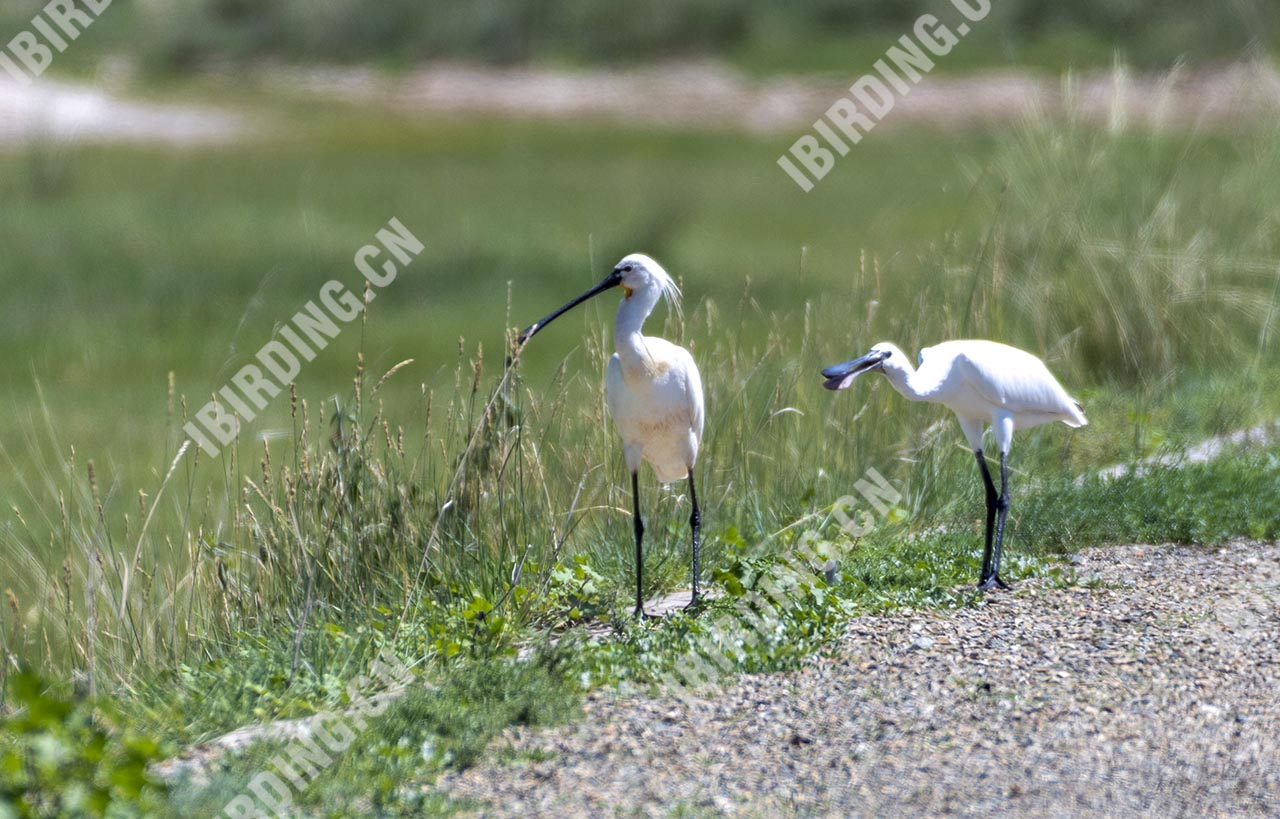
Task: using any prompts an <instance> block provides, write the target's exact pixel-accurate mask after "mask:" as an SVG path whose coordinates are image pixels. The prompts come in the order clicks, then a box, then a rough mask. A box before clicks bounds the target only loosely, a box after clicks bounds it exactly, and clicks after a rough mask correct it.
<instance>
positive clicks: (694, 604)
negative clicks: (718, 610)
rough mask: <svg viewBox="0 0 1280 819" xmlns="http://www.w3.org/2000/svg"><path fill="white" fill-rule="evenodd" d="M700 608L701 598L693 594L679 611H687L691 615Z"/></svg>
mask: <svg viewBox="0 0 1280 819" xmlns="http://www.w3.org/2000/svg"><path fill="white" fill-rule="evenodd" d="M701 608H702V597H700V596H699V595H697V594H694V595H693V597H691V598H689V602H688V603H686V604H685V605H684V608H683V609H681V610H682V611H687V612H689V613H691V614H693V613H696V612H697V611H698V610H699V609H701Z"/></svg>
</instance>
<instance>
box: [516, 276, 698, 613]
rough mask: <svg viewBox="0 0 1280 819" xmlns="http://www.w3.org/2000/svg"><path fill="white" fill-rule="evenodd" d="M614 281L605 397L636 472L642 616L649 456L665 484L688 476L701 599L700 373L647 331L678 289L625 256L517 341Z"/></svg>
mask: <svg viewBox="0 0 1280 819" xmlns="http://www.w3.org/2000/svg"><path fill="white" fill-rule="evenodd" d="M615 287H620V288H622V291H623V297H622V302H621V304H619V305H618V316H617V319H616V321H615V323H614V328H613V343H614V347H615V349H616V350H617V352H615V353H614V354H613V358H612V359H610V360H609V373H608V376H607V377H606V379H605V398H606V403H607V405H608V407H609V415H610V417H612V418H613V423H614V425H615V426H616V427H617V428H618V433H619V435H621V436H622V446H623V453H624V455H625V457H626V462H627V470H628V471H630V473H631V497H632V506H633V508H634V516H633V518H632V526H633V528H634V530H635V539H636V616H638V617H643V616H644V583H643V578H642V575H643V570H644V551H643V544H644V522H643V521H642V520H641V517H640V478H639V474H640V464H641V462H644V461H647V462H648V463H649V465H650V466H652V467H653V471H654V474H655V475H656V476H657V478H658V480H659V481H660V482H661V483H674V482H675V481H678V480H682V479H684V478H688V479H689V498H690V500H691V501H692V503H693V512H692V514H690V516H689V528H690V529H691V531H692V537H693V594H692V596H691V598H690V601H689V605H690V606H693V605H694V604H695V603H697V602H698V570H699V567H698V560H699V548H700V545H701V544H700V537H701V527H702V514H701V512H700V511H699V509H698V490H697V488H696V487H695V485H694V479H693V467H694V464H695V463H696V462H697V460H698V447H699V445H700V444H701V443H702V421H703V403H702V378H701V377H700V376H699V375H698V365H697V364H695V363H694V361H693V356H691V355H690V354H689V351H688V350H686V349H684V348H683V347H679V346H677V345H675V344H672V343H671V342H669V341H667V340H666V339H661V338H655V337H654V336H646V335H643V334H642V332H641V330H642V329H643V328H644V322H645V319H647V318H648V317H649V314H650V313H652V312H653V309H654V307H656V306H657V304H658V301H659V300H660V299H666V301H667V304H668V305H669V306H670V307H671V308H672V309H674V310H676V311H677V313H678V312H679V309H680V302H679V299H680V289H679V288H678V287H677V286H676V283H675V282H674V281H673V280H672V279H671V277H670V276H669V275H667V271H665V270H663V269H662V266H661V265H659V264H658V263H657V262H655V261H654V260H653V259H651V258H649V257H648V256H645V255H644V254H641V253H635V254H632V255H630V256H627V257H626V258H624V259H623V260H622V261H620V262H618V264H617V265H616V266H615V267H614V268H613V271H612V272H611V273H610V274H609V275H608V276H606V277H605V278H604V281H602V282H600V283H599V284H597V285H596V286H595V287H593V288H591V289H590V290H588V291H587V292H585V293H583V294H582V295H581V296H578V297H577V298H576V299H574V300H573V301H570V302H569V303H568V304H566V305H564V306H563V307H561V308H560V309H558V310H556V311H555V312H553V313H551V314H550V315H548V316H547V317H546V318H543V319H541V320H540V321H536V322H534V323H533V324H532V325H530V326H529V327H528V328H526V329H525V330H524V332H522V333H521V334H520V338H519V342H518V343H519V344H521V345H523V344H524V343H525V342H526V341H528V340H529V339H531V338H533V336H534V335H535V334H537V333H538V332H540V331H541V330H542V329H543V328H544V327H546V326H547V325H548V324H550V323H551V322H553V321H555V320H556V319H557V318H559V317H560V316H561V315H563V314H564V313H566V312H568V311H569V310H571V309H573V308H574V307H577V306H578V305H579V304H582V303H583V302H584V301H587V300H588V299H590V298H592V297H594V296H597V295H599V294H600V293H603V292H605V291H606V290H612V289H613V288H615Z"/></svg>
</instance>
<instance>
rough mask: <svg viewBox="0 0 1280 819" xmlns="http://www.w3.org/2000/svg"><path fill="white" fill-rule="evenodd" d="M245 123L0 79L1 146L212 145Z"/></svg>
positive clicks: (206, 112)
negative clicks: (44, 143) (46, 143)
mask: <svg viewBox="0 0 1280 819" xmlns="http://www.w3.org/2000/svg"><path fill="white" fill-rule="evenodd" d="M243 131H244V121H243V118H242V117H240V116H238V115H236V114H234V113H231V112H228V111H223V110H218V109H214V108H211V107H207V106H197V105H173V104H160V103H150V102H138V101H133V100H129V99H127V98H126V97H124V96H121V95H119V94H117V93H114V92H112V91H109V90H107V89H105V88H102V87H93V86H88V85H82V84H76V83H69V82H61V81H54V80H45V79H41V80H37V81H35V82H33V83H31V84H30V85H24V84H22V83H19V82H17V81H16V80H13V79H12V78H11V77H9V76H7V75H5V74H3V73H0V144H5V143H10V144H23V143H28V142H32V141H53V142H108V141H129V142H155V143H163V144H170V145H181V146H186V145H208V144H219V143H225V142H230V141H233V140H235V139H236V138H238V137H239V136H240V135H241V134H242V133H243Z"/></svg>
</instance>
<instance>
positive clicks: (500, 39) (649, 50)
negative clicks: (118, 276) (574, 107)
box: [0, 0, 1280, 73]
mask: <svg viewBox="0 0 1280 819" xmlns="http://www.w3.org/2000/svg"><path fill="white" fill-rule="evenodd" d="M43 5H44V3H43V2H41V1H40V0H7V2H6V3H5V4H4V8H3V10H0V30H9V29H10V28H15V29H16V27H18V26H19V25H20V24H22V23H25V22H26V21H27V20H29V19H30V18H31V17H32V16H33V15H34V14H35V13H36V11H37V10H38V9H39V8H40V7H42V6H43ZM950 8H951V7H950V4H949V3H946V2H939V0H796V2H777V1H776V0H633V1H632V2H628V3H617V2H609V1H608V0H476V2H468V3H458V2H453V0H380V2H368V1H367V0H115V2H114V3H113V4H112V6H111V7H110V9H111V10H110V14H108V15H104V18H109V19H108V20H107V21H104V22H102V23H101V24H99V25H98V26H96V27H95V32H94V36H93V37H92V38H91V39H92V41H93V44H92V45H90V46H89V49H92V50H94V51H97V52H99V53H101V52H103V51H107V52H111V51H115V52H120V53H127V54H128V55H130V56H132V57H135V58H140V59H141V60H142V61H143V62H144V63H145V64H146V65H148V66H150V67H151V68H153V69H155V70H156V71H160V72H165V71H172V70H191V69H194V68H198V67H201V66H207V65H209V64H211V63H212V64H223V65H225V64H228V63H230V64H236V63H244V62H246V61H256V60H261V59H264V58H274V59H280V60H286V61H292V62H322V63H349V62H371V63H377V64H381V65H384V66H390V67H395V66H408V65H413V64H416V63H418V62H421V61H424V60H440V59H448V60H464V61H472V62H478V63H486V64H492V65H513V64H523V63H529V62H540V63H549V64H562V65H582V64H590V65H598V64H603V65H635V64H639V63H644V62H648V61H652V60H659V59H672V58H681V59H685V58H705V57H713V58H721V59H725V60H728V61H730V62H735V63H738V64H740V65H742V66H744V67H747V68H751V69H757V70H769V71H813V70H824V71H837V72H841V73H843V72H846V71H847V70H848V68H849V61H850V60H849V58H850V56H851V54H856V53H858V52H866V53H867V54H872V53H876V52H882V51H883V50H884V48H885V43H886V42H887V40H888V39H896V38H897V37H898V36H899V35H900V34H901V33H902V32H903V31H905V30H906V28H907V27H908V26H909V25H910V24H911V23H913V22H914V21H915V19H916V18H917V17H918V16H919V15H921V14H923V13H926V12H929V11H937V12H939V13H941V14H945V13H946V11H945V10H949V9H950ZM951 13H954V11H952V12H951ZM1278 36H1280V8H1277V6H1276V4H1274V3H1271V2H1268V0H1219V1H1218V2H1211V3H1206V2H1202V0H1073V2H1070V3H1063V2H1055V0H1004V2H996V3H992V11H991V14H990V17H989V18H988V19H987V20H985V21H984V22H983V24H982V26H981V28H980V29H979V30H978V31H976V32H975V34H974V35H973V38H972V39H973V40H974V41H975V46H976V47H973V48H969V49H967V51H968V52H969V55H968V56H967V57H964V58H962V59H959V60H952V61H951V62H952V65H951V66H950V69H949V70H955V69H956V68H963V67H966V66H969V67H972V66H975V65H982V66H988V65H1001V64H1010V65H1033V66H1040V67H1043V68H1048V69H1052V70H1061V69H1063V68H1067V67H1072V66H1074V67H1086V66H1094V65H1106V64H1108V63H1110V62H1111V61H1113V60H1120V61H1122V62H1125V63H1128V64H1131V65H1134V66H1138V67H1142V68H1158V67H1165V66H1168V65H1170V64H1172V63H1173V62H1175V61H1177V60H1182V59H1189V60H1192V61H1206V60H1224V59H1238V58H1239V57H1240V56H1241V55H1243V54H1248V53H1251V52H1252V53H1260V52H1266V51H1267V50H1269V49H1270V48H1271V47H1272V46H1274V45H1275V44H1276V42H1277V39H1276V38H1277V37H1278ZM76 50H79V51H81V53H80V54H79V55H76V56H75V58H74V59H77V60H84V59H87V55H86V54H85V53H84V50H81V49H79V48H77V49H76Z"/></svg>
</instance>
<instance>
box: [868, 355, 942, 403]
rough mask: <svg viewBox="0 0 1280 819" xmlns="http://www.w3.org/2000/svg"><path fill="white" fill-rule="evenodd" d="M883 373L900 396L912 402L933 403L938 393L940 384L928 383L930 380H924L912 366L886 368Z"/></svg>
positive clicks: (904, 364) (901, 365) (902, 365)
mask: <svg viewBox="0 0 1280 819" xmlns="http://www.w3.org/2000/svg"><path fill="white" fill-rule="evenodd" d="M882 372H883V373H884V377H885V378H887V379H889V383H890V384H891V385H892V386H893V388H894V389H895V390H897V391H898V394H899V395H901V396H902V397H903V398H906V399H908V400H910V401H932V400H933V398H934V395H935V394H936V393H937V391H938V386H939V385H938V384H936V383H927V382H928V381H929V379H926V378H923V377H922V376H921V373H920V372H919V371H917V370H916V369H915V368H913V367H912V366H911V365H910V364H906V363H903V364H899V365H897V366H894V367H892V368H888V367H886V368H884V369H883V370H882Z"/></svg>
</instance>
